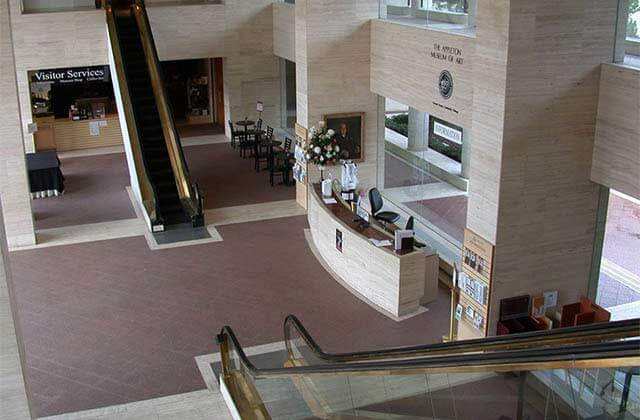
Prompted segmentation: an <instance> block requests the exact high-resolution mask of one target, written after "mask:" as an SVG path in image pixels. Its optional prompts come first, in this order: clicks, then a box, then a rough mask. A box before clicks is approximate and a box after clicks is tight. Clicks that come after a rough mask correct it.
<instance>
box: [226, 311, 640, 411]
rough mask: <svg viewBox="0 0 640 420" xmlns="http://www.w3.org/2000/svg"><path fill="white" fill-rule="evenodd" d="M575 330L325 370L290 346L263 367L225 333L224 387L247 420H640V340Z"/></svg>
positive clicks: (331, 365)
mask: <svg viewBox="0 0 640 420" xmlns="http://www.w3.org/2000/svg"><path fill="white" fill-rule="evenodd" d="M637 325H638V324H637V320H636V326H637ZM619 326H621V325H619ZM627 326H629V325H627ZM600 327H602V326H600ZM570 330H571V331H569V332H568V334H567V337H568V343H570V344H571V345H563V344H562V343H561V340H560V339H559V337H556V338H555V343H553V344H550V342H548V343H547V344H549V345H547V346H545V347H543V348H528V347H530V346H531V342H532V339H531V338H530V337H529V338H527V337H526V336H525V337H521V339H522V338H524V340H525V341H529V343H528V344H526V345H524V346H522V348H519V349H518V345H516V343H515V342H514V343H511V346H512V347H513V348H512V349H509V350H501V349H497V348H496V349H495V350H493V351H479V350H478V351H474V352H471V354H469V353H468V352H469V349H468V348H466V349H462V351H458V350H455V349H451V352H450V353H449V354H447V353H444V354H440V355H432V356H431V357H424V355H421V356H420V357H416V358H409V359H400V360H393V359H387V360H380V361H378V360H376V361H362V360H357V361H355V362H354V361H351V362H331V363H324V364H319V365H308V364H307V363H306V360H305V355H304V354H302V353H297V347H295V346H291V345H288V348H290V349H292V350H293V355H292V353H291V351H290V352H289V356H290V359H289V361H288V362H287V363H286V365H285V366H284V367H282V368H275V369H274V368H270V369H259V368H256V367H255V366H254V365H253V364H252V362H251V361H250V360H249V359H248V358H247V356H246V354H245V353H244V351H243V349H242V346H241V345H240V344H239V342H238V340H237V338H236V337H235V334H234V333H233V330H232V329H231V328H229V327H225V328H224V329H223V330H222V332H221V333H220V335H218V342H219V344H220V349H221V355H222V365H223V373H222V377H221V384H222V387H223V392H224V393H227V395H228V398H229V399H230V400H232V401H233V405H234V407H235V408H236V409H237V410H238V411H237V413H236V414H238V415H239V416H240V418H242V419H253V418H256V419H312V418H321V419H347V418H349V419H350V418H359V419H369V418H371V419H380V418H391V419H403V420H405V419H407V420H408V419H419V418H437V419H470V418H471V419H496V420H508V419H514V420H515V419H637V418H639V417H640V397H639V395H638V391H639V389H640V383H637V382H638V381H640V379H637V378H636V379H635V381H636V383H633V381H632V384H631V386H627V385H625V384H626V383H627V382H626V381H625V379H626V378H627V377H628V376H625V375H627V372H632V371H633V370H634V369H636V370H637V368H638V366H639V364H640V340H638V339H637V338H628V337H632V336H633V335H632V334H630V333H622V332H619V335H620V336H621V337H619V338H618V339H615V338H613V336H611V337H610V338H609V339H600V340H596V342H595V343H594V342H590V341H592V340H591V339H590V338H589V336H588V334H587V335H583V340H584V341H585V342H580V340H579V339H577V334H578V331H576V330H575V329H570ZM587 330H589V328H587ZM591 331H593V329H591ZM638 335H640V330H638V329H637V328H636V333H635V336H636V337H637V336H638ZM625 337H626V338H625ZM620 338H622V339H620ZM509 339H510V340H512V341H516V340H517V339H513V338H509ZM502 340H505V339H504V338H502ZM474 341H476V340H474ZM450 344H454V343H450ZM503 344H504V343H503ZM485 347H487V348H488V347H489V346H485ZM314 357H315V356H314Z"/></svg>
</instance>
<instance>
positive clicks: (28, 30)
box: [9, 0, 108, 236]
mask: <svg viewBox="0 0 640 420" xmlns="http://www.w3.org/2000/svg"><path fill="white" fill-rule="evenodd" d="M9 1H10V4H11V26H12V30H13V42H14V50H15V55H16V74H17V77H18V92H19V95H20V96H19V97H20V112H21V120H22V128H23V130H24V145H25V149H26V150H27V151H28V152H32V151H34V143H33V135H31V134H28V133H27V132H26V127H27V124H29V123H30V122H31V121H32V118H31V99H30V96H29V83H28V80H27V71H29V70H38V69H50V68H57V67H76V66H77V67H80V66H92V65H104V64H107V62H108V60H107V32H106V23H105V18H104V12H103V11H100V10H92V11H79V12H59V13H31V14H24V15H23V14H21V13H20V0H9ZM9 236H11V235H9Z"/></svg>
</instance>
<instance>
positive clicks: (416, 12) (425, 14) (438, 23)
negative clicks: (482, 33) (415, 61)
mask: <svg viewBox="0 0 640 420" xmlns="http://www.w3.org/2000/svg"><path fill="white" fill-rule="evenodd" d="M476 10H477V0H380V4H379V12H380V18H381V19H386V20H391V21H394V22H398V23H403V24H406V25H413V26H419V27H426V28H431V29H436V30H443V31H448V32H458V33H464V34H468V35H472V34H473V33H474V32H475V16H476Z"/></svg>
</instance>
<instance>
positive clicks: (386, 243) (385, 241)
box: [369, 238, 391, 247]
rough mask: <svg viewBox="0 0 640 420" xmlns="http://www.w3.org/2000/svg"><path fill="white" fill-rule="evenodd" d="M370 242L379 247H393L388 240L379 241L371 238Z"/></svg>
mask: <svg viewBox="0 0 640 420" xmlns="http://www.w3.org/2000/svg"><path fill="white" fill-rule="evenodd" d="M369 240H370V241H371V243H372V244H374V245H375V246H377V247H381V246H389V245H391V241H390V240H388V239H383V240H379V239H373V238H369Z"/></svg>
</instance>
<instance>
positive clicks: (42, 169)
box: [27, 151, 64, 198]
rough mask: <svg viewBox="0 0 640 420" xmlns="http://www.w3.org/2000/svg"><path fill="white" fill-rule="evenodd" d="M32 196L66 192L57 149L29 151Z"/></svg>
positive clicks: (28, 163) (43, 196) (28, 161)
mask: <svg viewBox="0 0 640 420" xmlns="http://www.w3.org/2000/svg"><path fill="white" fill-rule="evenodd" d="M27 171H28V172H29V184H30V186H31V198H45V197H51V196H58V195H60V194H62V193H63V192H64V176H63V175H62V171H61V170H60V159H58V154H57V153H56V152H55V151H48V152H38V153H27Z"/></svg>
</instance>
